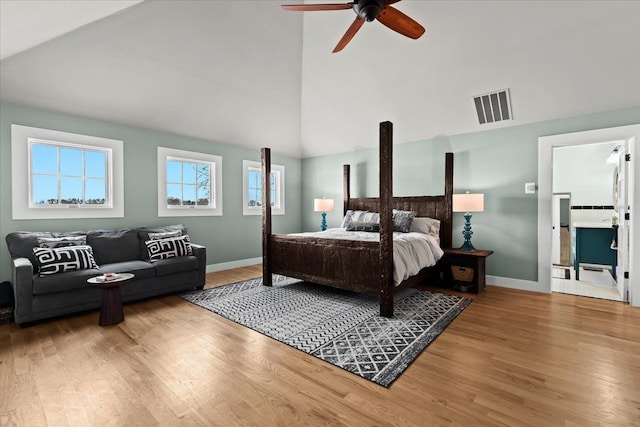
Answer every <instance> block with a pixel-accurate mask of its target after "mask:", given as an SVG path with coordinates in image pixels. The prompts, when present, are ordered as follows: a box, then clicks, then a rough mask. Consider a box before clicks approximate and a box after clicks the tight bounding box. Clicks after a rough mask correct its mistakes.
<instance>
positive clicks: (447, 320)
mask: <svg viewBox="0 0 640 427" xmlns="http://www.w3.org/2000/svg"><path fill="white" fill-rule="evenodd" d="M254 281H259V282H260V284H259V285H258V286H262V277H256V278H253V279H247V280H240V281H237V282H233V283H228V284H224V285H221V286H216V287H213V288H208V289H203V290H196V291H191V292H188V293H184V294H180V295H179V296H180V297H181V298H182V299H184V300H185V301H187V302H190V303H192V304H194V305H196V306H198V307H201V308H204V309H205V310H207V311H210V312H212V313H214V314H216V315H218V316H220V317H222V318H224V319H226V320H229V321H231V322H233V323H236V324H238V325H240V326H242V327H245V328H247V329H250V330H252V331H255V332H257V333H259V334H261V335H264V336H265V337H267V338H270V339H272V340H274V341H276V342H279V343H282V344H285V345H287V346H289V347H291V348H294V349H296V350H298V351H301V352H303V353H306V354H308V355H310V356H313V357H315V358H316V359H319V360H321V361H323V362H325V363H328V364H330V365H332V366H335V367H337V368H340V369H342V370H344V371H346V372H349V373H350V374H354V375H356V376H358V377H360V378H363V379H365V380H369V381H371V382H373V383H375V384H378V385H381V386H383V387H387V388H388V387H389V386H391V384H392V383H393V382H394V381H395V380H396V379H397V378H399V377H400V375H401V374H402V373H403V372H404V371H405V370H406V369H407V368H408V367H409V365H410V364H411V363H412V362H413V361H414V360H415V359H416V358H417V357H418V355H419V354H420V353H422V352H423V351H424V350H425V349H426V348H427V347H428V346H429V345H430V344H431V343H432V342H433V341H434V340H435V339H436V338H437V337H438V336H439V335H440V334H441V333H442V332H443V331H444V330H445V329H446V328H447V327H448V326H449V325H450V324H451V322H453V320H454V319H455V318H456V317H458V315H459V314H460V313H462V312H463V311H464V309H465V308H466V307H467V306H468V305H469V304H470V303H471V302H472V300H471V299H469V298H466V297H462V296H455V295H450V294H445V293H440V292H433V291H426V290H417V289H413V288H408V289H406V290H405V291H411V290H412V291H415V292H413V293H410V294H408V295H402V296H400V297H399V298H398V297H397V296H394V298H396V301H395V304H396V305H397V304H398V302H400V301H402V300H404V299H407V298H410V297H411V296H413V295H416V293H418V292H424V293H427V294H430V295H433V296H442V295H444V296H449V297H456V298H459V300H458V301H457V303H455V304H454V305H453V306H452V307H450V308H449V310H448V311H447V312H446V313H445V314H444V315H442V316H440V317H439V318H438V319H437V321H436V323H435V324H434V325H432V327H431V328H429V329H428V330H426V331H424V332H423V333H422V334H421V335H420V337H419V338H418V339H417V340H416V341H414V342H413V343H412V344H411V345H409V346H408V347H407V348H406V349H405V350H404V351H403V352H402V353H401V354H399V355H398V356H397V357H396V358H394V359H393V360H391V361H390V362H389V364H388V365H387V366H386V367H385V368H384V370H383V371H381V372H379V373H378V374H376V375H375V376H373V377H372V378H367V377H365V376H363V375H360V374H358V373H357V372H352V371H350V370H349V369H347V368H345V367H344V366H340V365H338V364H336V363H332V362H331V361H328V360H325V359H323V358H322V357H320V356H318V355H316V354H313V352H310V351H306V350H304V349H303V348H298V347H296V346H295V345H293V344H291V343H289V342H286V341H284V340H282V339H279V338H277V337H274V336H271V335H268V334H267V333H265V332H264V331H261V330H259V329H257V328H256V327H254V326H251V325H247V324H244V323H241V322H240V321H238V320H235V319H232V318H230V317H228V316H226V315H225V314H223V313H220V312H219V311H216V310H214V309H213V308H211V307H207V306H205V305H201V304H198V303H197V302H195V301H191V300H190V299H189V298H190V297H192V296H194V295H205V294H211V293H216V292H218V293H219V292H220V289H221V288H230V287H233V286H238V285H241V284H243V283H248V282H254ZM305 283H308V282H305V281H303V280H299V279H294V278H290V277H285V276H280V275H276V274H274V275H273V284H274V286H273V287H272V288H270V289H276V288H279V287H284V286H289V285H293V284H305ZM312 285H313V286H320V287H321V288H327V287H323V286H321V285H314V284H312ZM328 289H331V290H332V291H336V292H343V293H351V294H357V293H356V292H352V291H345V290H340V289H336V288H330V287H329V288H328ZM371 297H372V299H373V300H375V301H374V302H375V311H374V313H375V314H373V315H371V316H368V317H367V318H366V320H370V319H373V318H379V319H385V318H383V317H381V316H380V315H379V314H378V313H379V311H378V307H379V306H378V303H377V299H376V298H373V296H371ZM363 305H365V304H364V303H363ZM363 322H364V320H361V321H359V322H358V323H359V324H361V323H363ZM344 334H346V332H343V333H342V334H341V336H343V335H344Z"/></svg>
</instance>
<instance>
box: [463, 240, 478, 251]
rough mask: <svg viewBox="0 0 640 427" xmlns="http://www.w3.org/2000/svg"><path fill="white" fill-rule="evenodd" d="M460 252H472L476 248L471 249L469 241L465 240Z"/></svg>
mask: <svg viewBox="0 0 640 427" xmlns="http://www.w3.org/2000/svg"><path fill="white" fill-rule="evenodd" d="M460 250H461V251H469V252H472V251H475V250H476V248H474V247H473V245H472V244H471V241H470V240H467V241H465V242H464V243H463V244H462V246H460Z"/></svg>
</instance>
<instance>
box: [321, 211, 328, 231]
mask: <svg viewBox="0 0 640 427" xmlns="http://www.w3.org/2000/svg"><path fill="white" fill-rule="evenodd" d="M326 229H327V213H326V212H322V223H320V230H322V231H325V230H326Z"/></svg>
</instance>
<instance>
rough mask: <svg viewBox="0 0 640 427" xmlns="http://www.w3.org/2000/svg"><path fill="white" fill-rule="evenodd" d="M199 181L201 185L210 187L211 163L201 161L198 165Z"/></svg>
mask: <svg viewBox="0 0 640 427" xmlns="http://www.w3.org/2000/svg"><path fill="white" fill-rule="evenodd" d="M196 172H197V181H198V185H199V186H203V187H208V186H209V177H210V176H211V175H210V173H209V165H203V164H201V163H199V164H198V165H197V169H196Z"/></svg>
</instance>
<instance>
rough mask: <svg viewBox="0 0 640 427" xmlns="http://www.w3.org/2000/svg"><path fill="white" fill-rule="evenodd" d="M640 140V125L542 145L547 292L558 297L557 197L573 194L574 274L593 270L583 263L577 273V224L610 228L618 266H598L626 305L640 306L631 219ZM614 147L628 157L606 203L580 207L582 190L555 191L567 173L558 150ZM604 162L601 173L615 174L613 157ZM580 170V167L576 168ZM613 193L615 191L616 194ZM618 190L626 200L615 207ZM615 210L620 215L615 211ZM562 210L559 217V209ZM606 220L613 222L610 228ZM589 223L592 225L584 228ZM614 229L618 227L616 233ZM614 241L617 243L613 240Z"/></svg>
mask: <svg viewBox="0 0 640 427" xmlns="http://www.w3.org/2000/svg"><path fill="white" fill-rule="evenodd" d="M637 140H640V125H630V126H621V127H617V128H609V129H599V130H594V131H585V132H575V133H570V134H564V135H553V136H547V137H541V138H539V139H538V159H539V163H538V179H539V189H540V194H539V197H538V283H539V285H541V288H542V290H543V291H544V290H546V291H548V292H551V291H552V280H553V279H552V274H553V264H554V260H556V261H557V258H556V257H557V255H556V253H555V252H554V250H553V245H554V243H553V242H554V238H553V222H554V194H553V193H554V192H555V193H571V196H570V197H571V198H570V206H571V208H572V209H571V210H570V212H571V216H570V220H569V228H570V235H571V248H572V249H571V250H572V252H571V256H570V262H573V264H574V265H573V266H572V267H571V268H570V272H571V273H577V272H579V273H582V271H583V269H582V268H581V267H584V266H587V267H591V265H588V263H586V262H584V260H582V259H580V260H579V262H578V263H577V267H578V268H577V269H576V265H575V264H576V263H575V261H576V259H575V258H576V256H577V255H576V253H575V252H576V229H577V228H578V227H575V225H576V223H577V222H583V224H580V225H581V227H582V226H590V225H593V224H594V223H596V222H598V223H599V224H598V225H599V226H600V227H605V228H607V227H608V229H609V236H610V237H611V238H610V239H609V240H610V241H609V242H607V246H609V247H615V249H616V252H615V253H616V257H617V260H616V261H615V262H613V263H612V264H610V266H609V267H608V268H607V265H606V264H604V263H603V264H604V265H595V267H597V268H598V269H600V270H601V271H603V270H606V273H607V274H609V276H611V277H615V278H616V280H615V281H614V283H613V284H612V285H614V286H610V288H612V290H615V292H616V293H618V294H619V295H620V299H621V300H628V301H629V302H630V303H631V305H634V306H640V282H639V281H638V280H633V277H634V276H633V274H634V271H633V270H634V268H633V267H634V265H640V251H634V242H635V241H638V240H639V239H640V230H639V229H638V228H639V227H634V224H633V221H632V220H631V219H630V218H633V216H632V214H633V212H632V211H633V210H634V207H635V200H640V194H638V193H639V186H638V185H634V183H635V179H634V176H635V174H634V165H635V160H637V156H636V152H635V150H634V145H635V141H637ZM614 141H615V142H618V141H620V142H621V143H622V144H620V145H622V147H623V148H624V150H622V151H621V152H624V155H620V156H618V159H617V160H618V162H617V164H618V169H619V170H618V176H617V177H615V174H614V173H613V172H612V171H610V172H609V175H608V176H609V178H607V179H606V182H607V184H606V186H607V188H608V189H609V190H608V191H609V193H610V196H609V197H608V199H607V200H606V201H604V200H603V201H602V202H600V201H597V202H593V201H580V198H579V197H578V196H579V193H580V191H579V189H577V190H576V191H574V190H559V189H557V188H554V186H553V183H554V178H555V175H556V174H558V173H562V171H557V170H555V169H554V161H555V159H556V155H557V152H556V148H567V147H580V146H584V147H591V148H593V147H595V145H596V144H602V143H605V142H607V143H612V142H614ZM611 151H613V150H610V151H609V153H611ZM603 157H604V158H602V159H600V160H599V162H600V163H599V165H598V166H597V167H598V168H602V169H605V168H611V167H612V166H611V164H609V165H608V166H605V164H606V161H607V156H603ZM577 164H578V163H577V162H575V161H574V163H573V165H574V166H575V165H577ZM569 169H570V172H569V173H572V171H571V168H569ZM621 174H622V175H623V177H622V179H620V175H621ZM591 175H592V176H593V177H595V176H596V175H597V174H596V173H591V174H590V176H588V177H587V178H590V177H591ZM616 182H617V185H612V183H616ZM587 184H588V185H585V187H589V188H591V183H587ZM603 185H604V184H603ZM621 185H623V186H626V188H624V189H623V188H622V187H621ZM612 187H614V188H613V189H612ZM603 188H604V187H603ZM616 188H617V189H618V191H617V194H619V196H620V197H619V198H618V200H615V201H614V200H613V199H614V194H616V191H615V189H616ZM558 199H560V198H558ZM623 199H624V200H623ZM558 201H559V200H556V206H557V205H558V204H559V203H558ZM614 207H616V208H617V209H614ZM574 208H575V209H574ZM556 209H558V211H559V208H556ZM605 211H606V212H605ZM576 212H579V213H580V215H582V217H581V218H576ZM558 215H559V213H558ZM604 220H606V221H608V223H606V221H604ZM556 221H558V220H556ZM584 222H588V223H590V224H584ZM600 222H602V224H601V223H600ZM614 225H616V226H617V227H616V228H614V227H613V226H614ZM614 236H615V238H613V237H614ZM622 239H625V241H624V242H622V241H621V240H622ZM580 258H582V257H580ZM636 274H637V272H636ZM580 276H581V277H580V278H581V279H582V278H583V277H584V276H583V275H582V274H580ZM574 277H575V276H574ZM590 296H591V295H590Z"/></svg>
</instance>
